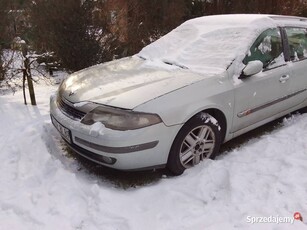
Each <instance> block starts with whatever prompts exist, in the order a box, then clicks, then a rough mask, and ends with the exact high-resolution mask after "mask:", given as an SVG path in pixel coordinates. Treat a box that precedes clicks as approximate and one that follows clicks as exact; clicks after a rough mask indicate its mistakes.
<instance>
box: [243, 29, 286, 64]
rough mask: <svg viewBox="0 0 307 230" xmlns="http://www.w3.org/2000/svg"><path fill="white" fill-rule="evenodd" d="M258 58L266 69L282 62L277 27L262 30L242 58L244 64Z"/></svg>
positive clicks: (280, 43) (279, 36) (281, 50)
mask: <svg viewBox="0 0 307 230" xmlns="http://www.w3.org/2000/svg"><path fill="white" fill-rule="evenodd" d="M255 60H259V61H261V62H262V63H263V67H264V68H266V69H269V68H273V67H276V66H279V65H280V64H281V62H284V55H283V47H282V40H281V35H280V30H279V29H277V28H274V29H268V30H266V31H264V32H263V33H262V34H261V35H260V36H259V37H258V38H257V39H256V41H255V42H254V44H253V45H252V47H251V48H250V50H249V53H248V54H247V55H246V57H245V58H244V60H243V63H244V64H245V65H246V64H247V63H248V62H250V61H255Z"/></svg>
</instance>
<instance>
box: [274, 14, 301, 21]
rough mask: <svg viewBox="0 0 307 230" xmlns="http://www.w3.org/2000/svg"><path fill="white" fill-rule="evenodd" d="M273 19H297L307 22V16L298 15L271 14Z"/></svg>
mask: <svg viewBox="0 0 307 230" xmlns="http://www.w3.org/2000/svg"><path fill="white" fill-rule="evenodd" d="M269 17H270V18H272V19H273V20H295V21H301V22H307V18H303V17H297V16H282V15H272V16H269Z"/></svg>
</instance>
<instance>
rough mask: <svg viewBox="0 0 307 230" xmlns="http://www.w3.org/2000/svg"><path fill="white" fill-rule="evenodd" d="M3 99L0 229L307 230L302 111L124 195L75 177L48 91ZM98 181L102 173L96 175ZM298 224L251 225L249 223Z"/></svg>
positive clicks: (306, 133)
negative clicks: (31, 97)
mask: <svg viewBox="0 0 307 230" xmlns="http://www.w3.org/2000/svg"><path fill="white" fill-rule="evenodd" d="M35 90H36V94H37V103H38V106H37V107H32V106H30V105H29V106H25V105H23V99H22V92H17V93H16V94H15V95H11V94H8V95H3V96H1V97H0V118H1V119H0V127H1V132H0V171H1V173H0V229H10V230H11V229H31V230H32V229H102V230H108V229H110V230H111V229H112V230H113V229H114V230H115V229H118V230H126V229H132V230H134V229H136V230H139V229H140V230H144V229H146V230H151V229H153V230H155V229H159V230H162V229H167V230H169V229H170V230H172V229H176V230H181V229H182V230H183V229H191V230H192V229H193V230H196V229H206V230H207V229H214V230H215V229H221V230H225V229H227V230H229V229H257V230H258V229H278V230H279V229H287V230H291V229H295V230H297V229H307V177H306V175H307V167H306V165H307V114H304V115H295V116H293V117H291V118H289V119H284V121H283V124H282V125H281V126H280V127H279V128H277V129H275V130H274V131H273V132H271V133H270V134H264V135H262V136H260V137H255V138H253V139H252V140H250V141H249V142H247V143H245V144H243V145H242V146H241V147H237V148H235V149H234V150H231V151H230V152H228V153H227V154H224V155H223V156H221V157H219V158H218V159H217V160H215V161H206V162H203V163H201V164H200V165H198V166H197V167H195V168H193V169H190V170H187V171H186V172H185V173H184V174H183V175H182V176H179V177H167V176H163V177H161V178H160V179H159V180H158V181H155V182H153V183H150V184H146V185H140V186H137V187H132V188H129V189H124V188H121V187H118V186H115V185H114V184H113V183H112V181H111V180H101V179H100V178H99V177H98V176H94V175H92V174H89V173H87V172H86V171H83V170H81V171H80V170H79V167H80V166H79V165H78V162H77V161H76V160H74V159H72V158H70V157H67V156H66V153H65V151H64V150H63V146H62V144H61V143H62V142H61V141H60V136H59V134H58V133H57V131H56V130H55V128H53V126H52V125H51V123H50V118H49V105H48V103H49V95H50V94H51V93H53V92H54V91H55V90H56V87H55V86H36V88H35ZM102 177H103V175H102ZM295 212H300V213H301V214H302V216H303V219H304V221H305V223H304V222H301V221H297V220H295V221H294V223H293V224H291V223H279V224H277V223H254V224H252V223H248V221H249V220H252V219H251V218H252V217H268V218H269V217H270V218H271V219H274V218H276V217H289V218H292V217H293V214H294V213H295Z"/></svg>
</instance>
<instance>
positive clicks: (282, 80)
mask: <svg viewBox="0 0 307 230" xmlns="http://www.w3.org/2000/svg"><path fill="white" fill-rule="evenodd" d="M289 78H290V76H289V75H288V74H287V75H283V76H282V77H281V78H279V81H280V82H281V83H285V82H286V81H288V80H289Z"/></svg>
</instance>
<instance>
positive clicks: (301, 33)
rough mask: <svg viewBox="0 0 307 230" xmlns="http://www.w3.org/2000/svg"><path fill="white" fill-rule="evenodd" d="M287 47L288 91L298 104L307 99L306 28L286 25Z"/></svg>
mask: <svg viewBox="0 0 307 230" xmlns="http://www.w3.org/2000/svg"><path fill="white" fill-rule="evenodd" d="M285 34H286V35H287V48H288V52H289V59H290V65H289V68H290V72H291V79H289V83H290V91H291V94H290V95H293V97H294V99H295V103H294V104H295V105H299V104H300V103H302V102H303V101H305V100H306V99H307V29H306V28H299V27H286V28H285Z"/></svg>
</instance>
